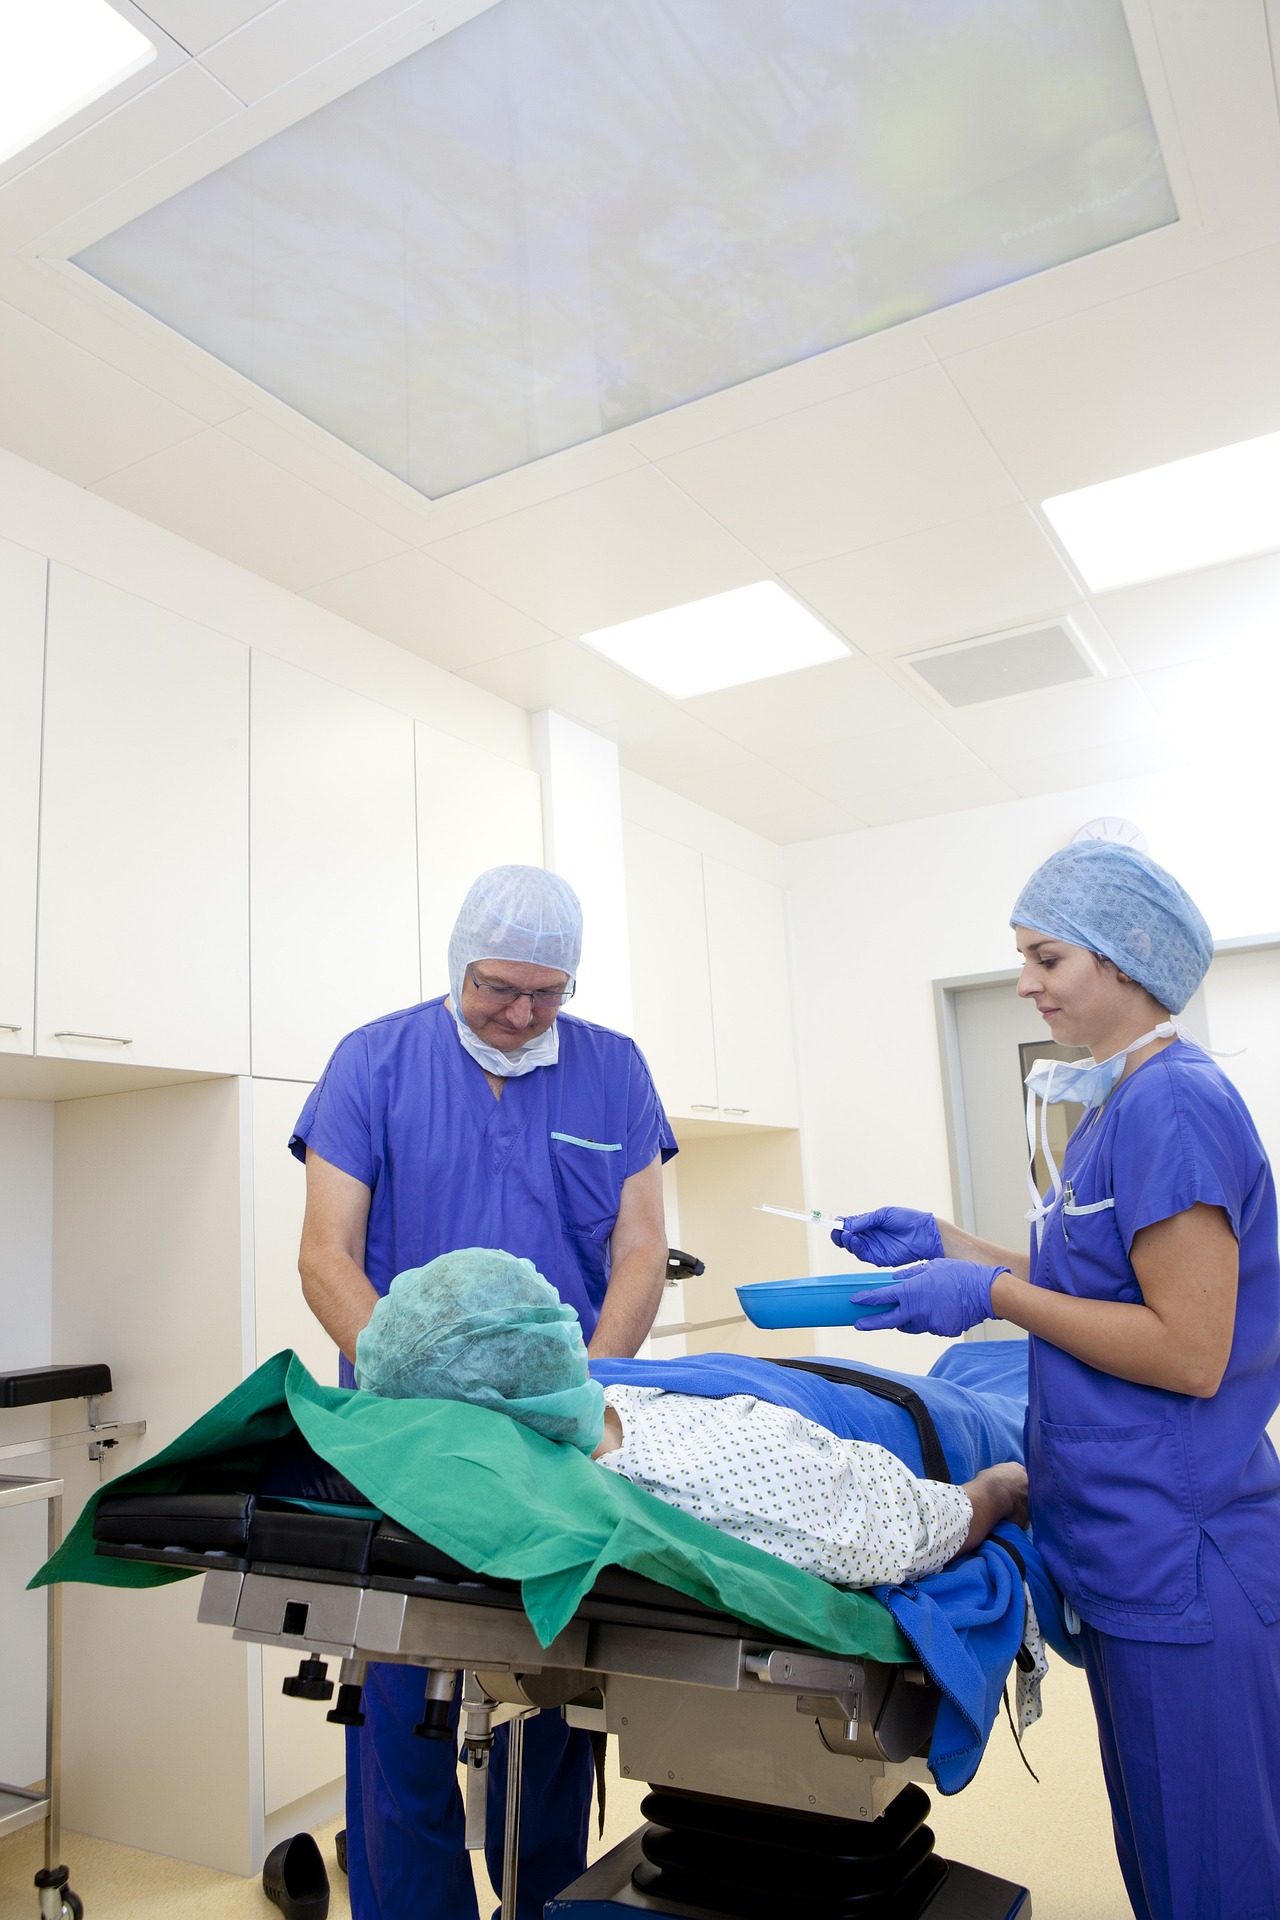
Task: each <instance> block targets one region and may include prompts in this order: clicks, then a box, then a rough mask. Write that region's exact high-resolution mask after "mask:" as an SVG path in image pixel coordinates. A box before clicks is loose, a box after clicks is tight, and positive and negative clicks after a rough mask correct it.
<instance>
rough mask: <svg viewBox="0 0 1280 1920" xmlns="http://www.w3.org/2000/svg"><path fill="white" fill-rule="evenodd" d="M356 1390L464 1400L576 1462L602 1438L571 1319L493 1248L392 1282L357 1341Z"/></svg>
mask: <svg viewBox="0 0 1280 1920" xmlns="http://www.w3.org/2000/svg"><path fill="white" fill-rule="evenodd" d="M356 1385H357V1386H358V1387H362V1388H364V1389H365V1391H366V1392H368V1393H378V1394H382V1395H383V1396H384V1398H387V1399H391V1400H465V1401H467V1402H468V1404H469V1405H471V1406H473V1407H488V1408H490V1409H491V1410H492V1411H493V1412H495V1413H505V1414H509V1415H510V1417H511V1418H512V1419H513V1420H519V1421H521V1422H522V1423H523V1425H524V1426H526V1427H532V1428H533V1431H534V1432H535V1433H541V1434H544V1435H545V1436H546V1438H547V1439H548V1440H564V1441H567V1442H568V1444H569V1445H570V1446H574V1447H580V1448H581V1449H582V1451H583V1453H592V1452H594V1450H595V1449H596V1447H598V1446H599V1444H600V1441H601V1438H602V1436H603V1433H604V1392H603V1389H602V1388H601V1387H600V1386H599V1385H598V1383H597V1382H596V1381H594V1380H592V1379H591V1378H590V1377H589V1376H588V1373H587V1349H586V1347H585V1345H584V1344H583V1339H582V1327H581V1325H580V1323H579V1320H578V1316H577V1314H576V1313H575V1312H574V1310H573V1308H572V1307H567V1306H565V1304H564V1302H563V1301H562V1300H561V1298H560V1296H559V1294H558V1293H557V1292H556V1290H555V1288H554V1287H552V1286H549V1285H548V1284H547V1282H546V1281H545V1280H544V1279H543V1278H542V1275H541V1274H540V1273H539V1272H538V1270H537V1268H536V1267H535V1266H534V1265H533V1262H532V1261H530V1260H518V1259H517V1258H516V1257H515V1255H514V1254H511V1253H502V1252H499V1251H498V1250H496V1249H494V1248H491V1247H462V1248H460V1249H459V1250H458V1251H457V1252H455V1253H443V1254H441V1255H440V1257H439V1258H438V1259H436V1260H432V1261H429V1262H428V1264H427V1265H426V1266H425V1267H412V1268H410V1270H409V1271H408V1272H407V1273H400V1274H397V1275H396V1277H395V1279H394V1280H393V1281H392V1282H391V1290H390V1292H389V1293H387V1294H386V1295H384V1297H383V1298H382V1299H381V1300H379V1301H378V1304H377V1305H376V1306H375V1307H374V1310H373V1313H372V1316H371V1317H370V1320H369V1324H368V1326H367V1327H365V1329H364V1331H363V1332H362V1333H361V1335H360V1337H359V1339H358V1340H357V1341H356Z"/></svg>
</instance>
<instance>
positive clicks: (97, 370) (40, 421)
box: [0, 304, 205, 486]
mask: <svg viewBox="0 0 1280 1920" xmlns="http://www.w3.org/2000/svg"><path fill="white" fill-rule="evenodd" d="M0 366H3V367H4V368H5V369H6V372H5V376H4V377H3V378H2V379H0V445H4V446H5V447H7V448H8V449H9V451H10V452H11V453H17V454H21V455H22V457H23V458H24V459H26V460H34V461H35V463H36V465H37V466H41V467H48V468H50V469H51V471H52V472H54V473H60V474H62V475H63V476H64V477H65V478H66V479H68V480H74V481H75V482H76V483H77V484H78V485H79V486H87V485H89V484H90V482H92V481H94V480H98V479H100V478H101V477H102V476H103V475H104V474H107V473H112V472H114V471H115V469H116V468H117V467H121V466H125V465H127V464H129V463H131V462H133V461H135V460H140V459H143V458H144V457H145V456H146V455H148V454H153V453H155V452H157V451H158V450H159V449H160V448H162V447H171V446H173V445H174V444H175V443H176V442H178V441H182V440H186V439H188V438H190V437H191V436H192V435H194V434H197V433H199V432H200V431H201V429H202V428H203V426H204V424H205V423H204V421H203V420H200V419H198V418H197V417H196V416H195V415H194V414H190V413H187V412H186V411H185V409H183V408H182V407H175V406H174V405H173V404H172V402H171V401H169V400H165V399H162V398H161V396H160V395H159V394H156V393H150V392H148V390H147V389H146V388H145V387H143V386H140V385H139V384H138V382H137V381H136V380H131V379H130V378H129V376H128V375H127V374H124V373H118V372H117V371H116V369H115V368H114V367H113V366H110V365H108V363H107V362H106V361H105V360H101V359H98V358H97V357H96V356H95V355H93V354H90V353H85V352H84V351H83V350H82V349H81V348H80V347H77V346H73V345H72V343H71V342H70V341H69V340H64V339H62V338H61V337H60V336H59V335H58V334H56V333H51V332H50V331H49V329H48V328H47V327H42V326H40V325H38V324H37V322H36V321H34V320H29V319H28V318H27V317H26V315H25V314H22V313H17V312H15V311H14V309H13V308H12V307H10V306H5V305H2V304H0ZM19 370H20V372H19Z"/></svg>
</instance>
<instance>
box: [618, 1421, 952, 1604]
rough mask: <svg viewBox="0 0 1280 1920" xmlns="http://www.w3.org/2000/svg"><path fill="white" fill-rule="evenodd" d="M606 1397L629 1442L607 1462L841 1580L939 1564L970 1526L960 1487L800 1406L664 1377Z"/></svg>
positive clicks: (728, 1529) (873, 1582) (849, 1582)
mask: <svg viewBox="0 0 1280 1920" xmlns="http://www.w3.org/2000/svg"><path fill="white" fill-rule="evenodd" d="M605 1399H606V1400H607V1402H608V1404H609V1405H610V1406H611V1407H612V1408H613V1409H614V1411H615V1412H616V1414H617V1416H618V1419H619V1420H620V1422H621V1424H622V1445H621V1446H620V1447H617V1448H615V1449H614V1450H613V1452H611V1453H606V1454H602V1455H601V1456H600V1465H601V1466H602V1467H608V1468H609V1469H610V1471H611V1472H613V1473H618V1474H621V1475H622V1476H623V1478H624V1479H627V1480H631V1481H634V1483H635V1485H636V1486H638V1487H644V1488H646V1489H647V1490H648V1492H650V1493H653V1494H656V1495H657V1497H658V1498H659V1499H660V1500H665V1501H666V1502H667V1503H668V1505H669V1506H673V1507H679V1508H680V1509H681V1510H682V1511H683V1512H684V1513H691V1514H694V1515H696V1517H697V1518H698V1519H699V1520H705V1521H707V1522H708V1524H709V1525H711V1526H713V1527H715V1528H717V1529H718V1530H719V1532H721V1533H729V1534H732V1535H733V1536H734V1537H735V1538H736V1539H738V1540H745V1541H748V1542H749V1543H750V1545H752V1546H754V1547H763V1548H764V1550H765V1552H766V1553H772V1554H774V1555H775V1556H776V1557H777V1558H778V1559H779V1560H785V1561H787V1562H788V1564H789V1565H790V1566H793V1567H801V1568H803V1569H804V1571H805V1572H806V1573H816V1574H817V1575H818V1576H819V1578H821V1579H823V1580H829V1581H831V1582H832V1584H833V1585H835V1586H840V1587H872V1586H879V1585H881V1584H884V1585H887V1586H888V1585H894V1584H896V1583H897V1582H899V1581H903V1580H910V1579H914V1578H915V1577H917V1576H919V1575H923V1574H926V1573H935V1572H936V1571H937V1570H938V1568H939V1567H942V1566H945V1565H946V1563H947V1561H948V1560H950V1559H951V1558H952V1557H953V1555H955V1554H956V1553H958V1552H959V1551H960V1548H961V1547H962V1546H963V1544H964V1539H965V1535H966V1534H967V1533H968V1531H969V1524H970V1521H971V1520H972V1518H973V1508H972V1507H971V1505H970V1504H969V1496H968V1494H966V1493H965V1492H964V1491H963V1490H962V1489H961V1488H960V1487H952V1486H943V1485H942V1484H941V1483H940V1482H938V1481H936V1480H921V1479H918V1478H917V1476H916V1475H915V1474H913V1473H912V1472H911V1471H910V1470H909V1468H907V1467H905V1466H904V1465H903V1463H902V1461H901V1460H899V1459H897V1458H896V1456H895V1455H893V1454H892V1453H890V1452H889V1451H888V1450H887V1448H885V1447H878V1446H875V1445H874V1444H873V1443H871V1442H870V1441H866V1440H842V1439H840V1438H839V1437H838V1436H837V1435H836V1434H834V1433H830V1432H828V1430H827V1429H826V1427H821V1426H818V1425H817V1423H816V1422H815V1421H812V1420H806V1419H804V1418H803V1417H802V1416H801V1415H800V1414H798V1413H794V1412H792V1410H791V1409H790V1408H789V1407H777V1406H774V1405H773V1404H772V1402H771V1401H768V1400H757V1399H756V1398H755V1397H754V1396H753V1395H752V1394H749V1393H734V1394H730V1395H729V1396H728V1397H727V1398H726V1399H723V1400H711V1399H706V1398H703V1397H702V1396H699V1395H694V1394H688V1393H667V1392H664V1390H663V1389H662V1388H661V1387H633V1386H609V1387H606V1388H605Z"/></svg>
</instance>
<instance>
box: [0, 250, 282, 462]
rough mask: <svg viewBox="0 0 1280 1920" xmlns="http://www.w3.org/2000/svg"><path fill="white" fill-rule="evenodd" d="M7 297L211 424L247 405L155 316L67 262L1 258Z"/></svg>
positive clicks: (1, 285)
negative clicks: (135, 307) (196, 361)
mask: <svg viewBox="0 0 1280 1920" xmlns="http://www.w3.org/2000/svg"><path fill="white" fill-rule="evenodd" d="M0 300H2V301H5V302H7V303H8V304H9V305H10V306H12V307H16V308H17V310H18V311H19V312H20V313H25V314H26V315H27V317H28V318H29V319H31V320H34V321H36V322H37V323H38V324H39V325H40V326H43V327H47V328H48V329H49V330H50V332H51V333H55V334H59V335H61V336H62V338H63V339H65V340H70V341H72V342H73V343H74V344H75V345H76V346H78V347H82V348H83V349H84V350H85V352H86V353H91V354H93V355H94V356H95V358H97V359H99V360H105V361H107V362H108V364H109V365H111V366H113V367H115V368H116V369H117V371H118V372H120V373H123V374H127V375H128V376H129V377H130V379H133V380H136V381H138V382H139V384H140V385H141V386H143V387H146V388H148V389H149V390H150V391H151V392H152V393H155V394H158V395H160V396H161V397H162V398H163V399H166V400H171V401H173V402H174V404H175V405H176V406H180V407H184V408H185V409H186V410H187V412H189V413H192V414H194V415H195V416H196V417H197V418H198V419H200V420H203V421H204V422H205V424H206V425H208V426H216V425H217V424H218V422H219V421H222V420H226V419H229V418H230V416H231V415H232V414H234V413H237V412H238V411H239V410H240V408H241V407H242V406H243V404H244V403H243V401H241V400H239V399H237V398H236V397H235V396H234V395H232V394H230V393H228V392H227V390H226V388H225V387H224V386H220V385H219V384H218V383H217V382H216V381H215V380H211V379H209V378H208V376H207V375H206V374H205V373H203V372H201V371H199V370H198V369H197V368H196V367H194V366H193V365H191V364H190V363H189V358H186V357H184V346H183V344H182V343H179V346H178V351H177V352H176V353H175V352H174V351H172V344H173V343H172V336H170V335H166V334H165V332H164V330H163V329H161V328H159V327H157V326H156V325H155V323H154V322H152V321H151V320H150V317H149V316H146V315H142V316H139V315H138V314H137V313H136V312H135V311H134V310H133V309H131V308H130V307H129V306H128V304H127V303H126V302H125V301H123V300H117V298H116V296H115V295H114V294H112V293H109V292H107V290H106V289H105V288H103V287H100V286H98V285H97V284H96V282H94V281H92V280H90V279H89V278H88V277H87V275H85V274H82V273H78V272H77V271H76V269H75V268H74V267H68V266H67V265H66V264H65V263H64V262H61V261H58V262H51V261H45V260H2V261H0ZM139 320H141V322H142V324H141V325H139Z"/></svg>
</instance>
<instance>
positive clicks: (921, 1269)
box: [854, 1260, 1009, 1334]
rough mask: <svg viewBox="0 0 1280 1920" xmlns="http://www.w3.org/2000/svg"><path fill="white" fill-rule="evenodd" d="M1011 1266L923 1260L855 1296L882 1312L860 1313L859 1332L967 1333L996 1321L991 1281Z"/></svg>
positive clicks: (859, 1301) (863, 1305)
mask: <svg viewBox="0 0 1280 1920" xmlns="http://www.w3.org/2000/svg"><path fill="white" fill-rule="evenodd" d="M1008 1272H1009V1268H1008V1267H984V1266H980V1265H979V1264H978V1262H977V1261H976V1260H921V1261H920V1262H919V1263H918V1264H917V1265H916V1266H914V1267H904V1268H903V1269H902V1271H901V1272H900V1273H895V1274H894V1276H893V1279H892V1280H886V1281H885V1284H884V1285H883V1286H882V1287H873V1288H869V1289H868V1291H867V1292H866V1293H859V1294H855V1296H854V1298H855V1300H856V1301H857V1304H858V1306H860V1307H882V1308H883V1312H881V1313H875V1314H860V1315H859V1317H858V1329H859V1331H860V1332H867V1331H871V1332H875V1331H878V1330H879V1329H880V1328H881V1327H900V1328H901V1330H902V1331H903V1333H945V1334H957V1333H967V1332H968V1330H969V1328H970V1327H976V1326H977V1325H978V1324H979V1322H980V1321H982V1320H989V1319H990V1318H991V1282H992V1281H993V1280H994V1279H995V1277H996V1275H997V1274H998V1273H1008Z"/></svg>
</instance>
